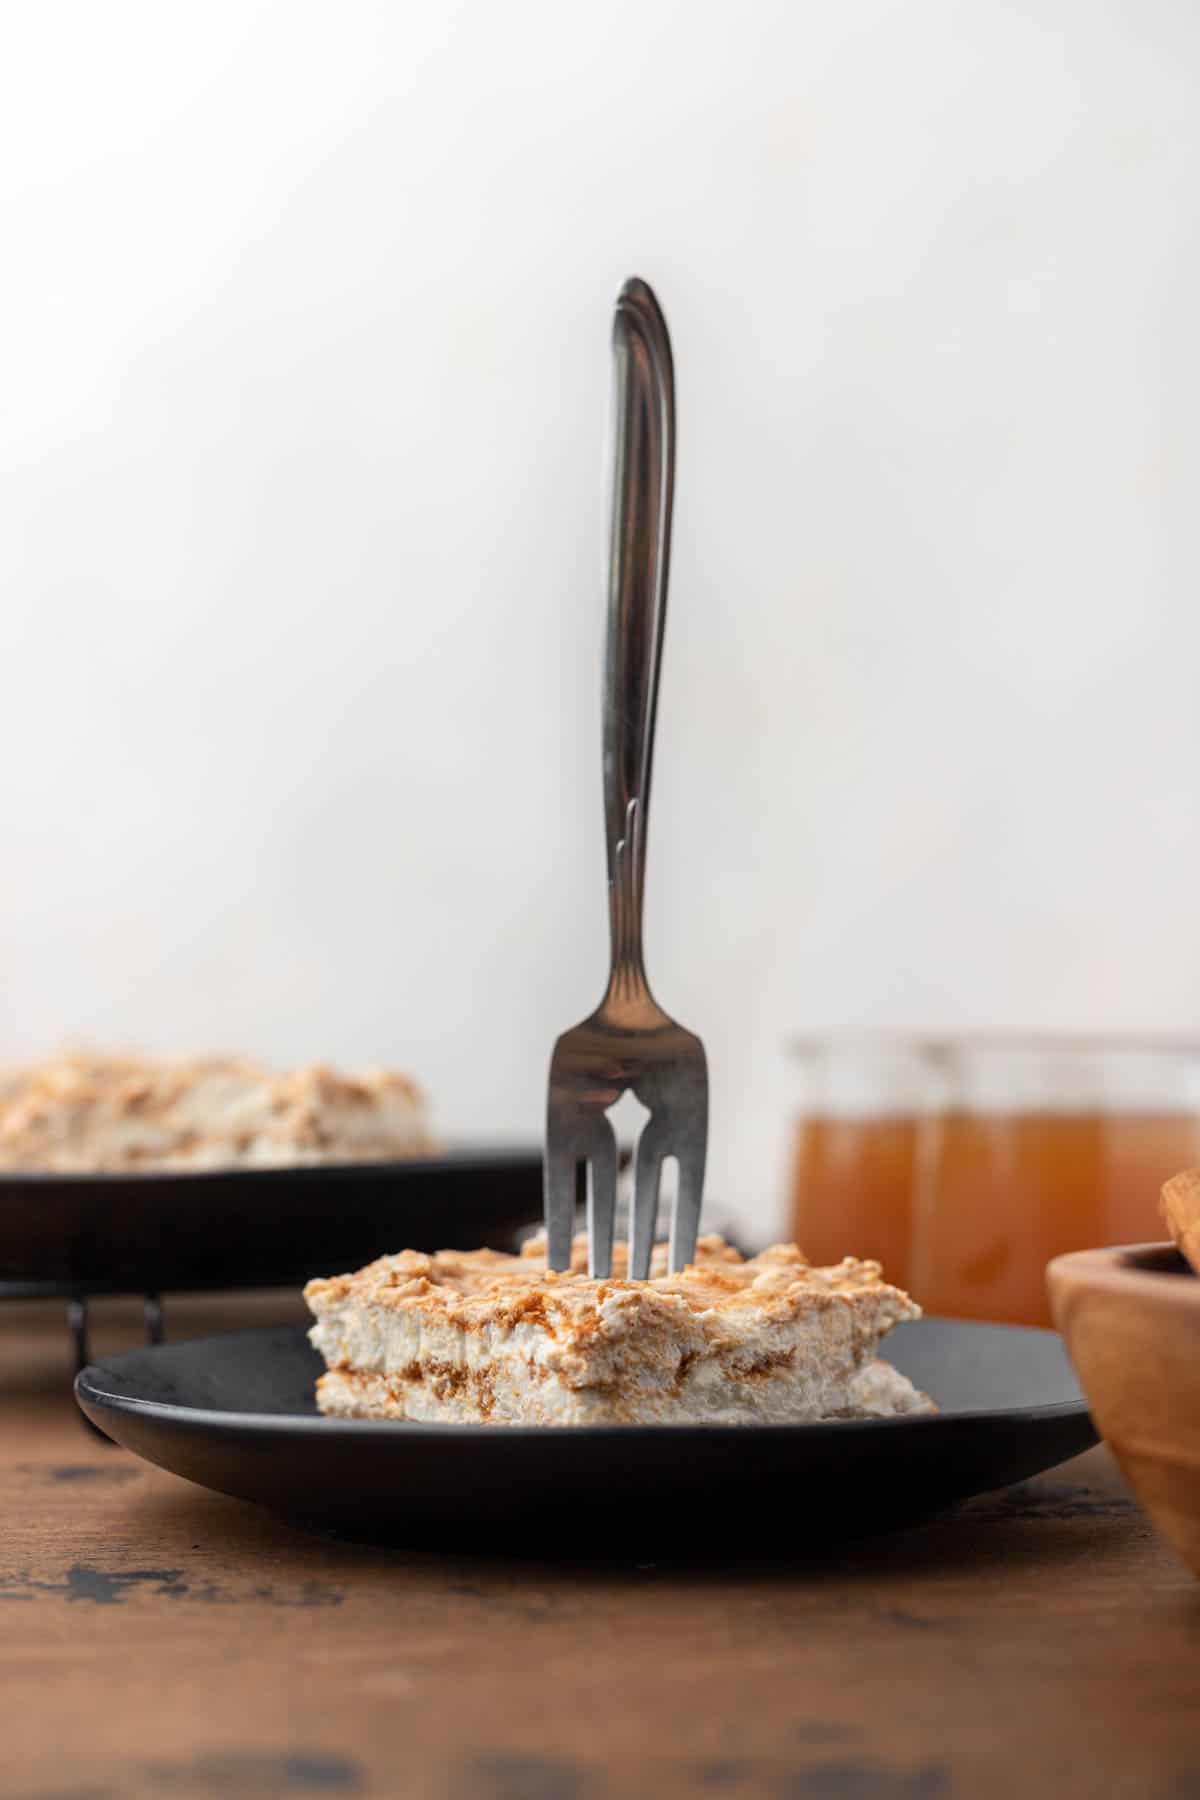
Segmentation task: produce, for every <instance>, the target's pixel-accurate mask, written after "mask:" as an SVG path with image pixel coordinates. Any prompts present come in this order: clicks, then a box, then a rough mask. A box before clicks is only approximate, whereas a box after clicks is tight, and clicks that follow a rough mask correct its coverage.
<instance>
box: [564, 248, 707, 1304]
mask: <svg viewBox="0 0 1200 1800" xmlns="http://www.w3.org/2000/svg"><path fill="white" fill-rule="evenodd" d="M613 363H614V377H615V386H614V406H613V416H614V433H613V437H614V442H613V485H612V526H611V538H610V544H609V582H608V648H607V652H606V657H605V676H604V821H605V835H606V837H607V841H608V914H609V929H610V933H611V938H612V962H611V968H610V973H609V978H608V990H607V992H606V993H605V996H604V998H603V1000H602V1001H601V1002H600V1005H599V1006H598V1007H597V1008H596V1011H595V1012H594V1013H592V1015H591V1016H590V1018H587V1019H585V1020H584V1021H583V1023H582V1024H581V1025H576V1026H575V1027H574V1029H573V1030H571V1031H566V1032H564V1033H563V1035H562V1036H561V1037H560V1038H559V1040H558V1042H557V1043H556V1044H555V1046H554V1055H553V1058H552V1060H551V1064H550V1093H549V1101H548V1104H547V1112H546V1171H545V1185H546V1257H547V1263H548V1266H549V1267H550V1268H552V1269H566V1268H569V1266H570V1261H571V1237H572V1232H573V1230H574V1222H575V1199H576V1192H577V1181H578V1178H579V1174H580V1170H581V1168H582V1167H584V1166H585V1165H586V1168H587V1173H588V1177H589V1180H588V1202H587V1218H588V1270H589V1273H590V1274H592V1275H593V1276H597V1277H600V1278H603V1277H605V1276H607V1275H610V1274H611V1273H612V1248H613V1222H614V1215H615V1212H616V1192H617V1143H616V1137H615V1134H614V1132H613V1127H612V1121H611V1120H610V1119H609V1118H608V1116H607V1115H608V1109H609V1107H611V1106H612V1105H613V1104H614V1103H615V1102H616V1101H617V1100H618V1099H619V1098H620V1096H621V1095H622V1094H623V1093H624V1092H625V1091H626V1090H627V1089H632V1091H633V1092H634V1094H636V1096H637V1098H638V1099H639V1100H640V1101H641V1103H642V1105H643V1106H644V1107H646V1108H647V1109H648V1110H649V1114H650V1116H649V1118H648V1119H647V1120H646V1122H645V1125H644V1127H643V1130H642V1134H641V1137H640V1138H639V1139H638V1146H637V1158H636V1161H635V1164H634V1187H633V1208H632V1214H631V1218H630V1225H629V1240H630V1247H629V1273H630V1275H631V1277H632V1278H633V1279H634V1280H635V1281H644V1280H645V1279H646V1278H647V1277H648V1275H649V1273H650V1255H651V1251H652V1249H653V1245H654V1227H655V1222H656V1220H657V1217H658V1199H659V1185H660V1181H661V1177H662V1169H663V1164H664V1162H665V1161H667V1160H668V1159H670V1158H672V1157H673V1158H674V1159H675V1161H676V1163H677V1165H678V1190H677V1194H676V1200H675V1206H674V1210H673V1214H672V1219H671V1239H670V1252H669V1254H670V1267H671V1268H672V1269H673V1270H674V1269H681V1268H683V1267H684V1265H685V1264H686V1263H688V1262H690V1261H691V1259H692V1257H693V1256H694V1255H695V1250H696V1234H697V1231H698V1230H699V1226H700V1200H701V1195H702V1193H703V1189H704V1157H705V1149H706V1145H707V1140H708V1065H707V1062H706V1060H705V1055H704V1046H703V1044H702V1043H701V1042H700V1039H699V1038H698V1037H696V1036H695V1035H694V1034H693V1033H692V1032H690V1031H685V1030H684V1028H683V1026H682V1025H677V1024H676V1023H675V1021H674V1019H671V1018H668V1016H667V1014H666V1013H665V1012H664V1011H663V1010H662V1008H661V1007H660V1006H659V1005H658V1003H657V1001H656V1000H655V999H654V996H653V995H652V994H651V992H650V986H649V983H648V982H647V980H646V969H645V964H644V961H643V957H642V899H643V893H644V885H645V861H646V808H647V804H648V801H649V797H650V767H651V762H652V760H653V754H654V715H655V709H656V706H657V701H658V673H659V665H660V663H661V661H662V641H663V625H664V622H665V618H666V607H667V566H668V562H669V560H670V549H671V501H672V494H673V489H674V482H675V373H674V368H673V365H672V360H671V340H670V338H669V336H668V335H667V326H666V320H665V319H664V318H663V315H662V312H661V310H660V308H659V304H658V301H657V300H656V299H655V297H654V295H653V293H652V292H651V290H650V289H649V287H647V285H646V283H645V282H644V281H639V280H636V279H635V280H632V281H627V282H626V283H625V286H624V287H623V288H622V290H621V294H620V297H619V299H618V301H617V306H616V312H615V314H614V317H613Z"/></svg>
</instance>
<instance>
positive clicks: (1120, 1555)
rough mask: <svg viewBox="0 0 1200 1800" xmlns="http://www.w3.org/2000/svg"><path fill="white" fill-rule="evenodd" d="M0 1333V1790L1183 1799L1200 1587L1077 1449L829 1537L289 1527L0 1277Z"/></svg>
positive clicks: (450, 1797) (793, 1799)
mask: <svg viewBox="0 0 1200 1800" xmlns="http://www.w3.org/2000/svg"><path fill="white" fill-rule="evenodd" d="M297 1305H298V1303H297V1302H296V1301H295V1300H294V1299H292V1298H290V1297H278V1296H277V1297H274V1298H273V1299H260V1300H258V1301H255V1302H253V1303H251V1302H248V1301H246V1300H242V1301H240V1302H235V1301H226V1302H224V1303H221V1304H219V1305H218V1304H217V1303H214V1302H212V1301H206V1302H198V1301H190V1302H179V1303H177V1304H176V1305H175V1306H174V1307H172V1308H170V1309H169V1322H170V1325H171V1328H172V1329H173V1331H175V1332H176V1333H178V1334H182V1333H183V1332H185V1331H191V1332H195V1331H198V1330H212V1329H220V1328H222V1327H226V1326H228V1325H229V1324H230V1323H261V1322H263V1321H264V1319H271V1318H280V1317H285V1316H286V1317H290V1316H299V1315H298V1312H297V1311H296V1309H297ZM131 1319H132V1315H129V1317H128V1318H127V1319H126V1320H125V1321H124V1322H122V1321H121V1320H120V1319H116V1320H114V1321H113V1322H112V1323H111V1328H110V1329H108V1330H106V1331H105V1332H102V1333H101V1334H100V1335H101V1346H102V1347H105V1346H109V1347H111V1345H112V1343H113V1342H114V1341H115V1339H116V1338H117V1337H119V1336H121V1335H122V1333H123V1334H124V1336H125V1337H126V1338H131V1337H132V1327H131V1324H130V1321H131ZM118 1327H119V1328H120V1329H118ZM0 1364H2V1373H3V1382H2V1385H0V1393H2V1394H3V1400H2V1402H0V1406H2V1429H0V1517H2V1518H3V1520H4V1541H3V1556H2V1559H0V1603H2V1604H0V1621H2V1623H3V1634H2V1637H0V1669H2V1686H0V1719H2V1720H3V1730H2V1733H0V1794H3V1795H4V1796H6V1797H8V1800H25V1797H28V1800H33V1797H34V1796H36V1797H37V1800H107V1797H109V1796H125V1795H166V1796H171V1797H173V1800H193V1797H195V1796H207V1795H213V1796H218V1797H221V1796H231V1797H235V1800H241V1797H242V1796H261V1795H274V1794H278V1795H282V1796H290V1795H304V1796H310V1797H311V1796H314V1795H341V1794H366V1795H373V1794H397V1795H415V1796H421V1797H422V1800H424V1797H426V1796H428V1797H429V1800H443V1797H445V1800H610V1797H612V1796H624V1795H630V1796H632V1795H636V1796H651V1797H654V1800H658V1797H659V1796H663V1797H669V1796H672V1795H677V1794H694V1795H699V1796H709V1797H711V1800H740V1797H744V1796H749V1795H756V1796H757V1795H762V1796H770V1797H771V1800H961V1797H965V1796H970V1797H971V1800H974V1797H976V1796H979V1797H982V1800H987V1797H989V1796H993V1795H994V1796H996V1797H997V1800H999V1797H1000V1796H1004V1797H1005V1800H1008V1797H1009V1796H1011V1795H1013V1794H1016V1795H1018V1796H1019V1797H1021V1800H1025V1797H1028V1796H1041V1795H1047V1796H1050V1795H1053V1796H1055V1797H1056V1800H1063V1797H1073V1796H1076V1795H1085V1796H1089V1797H1091V1796H1104V1797H1106V1800H1107V1797H1112V1800H1117V1797H1119V1796H1126V1795H1127V1796H1129V1797H1130V1800H1194V1797H1195V1800H1200V1703H1198V1673H1197V1672H1198V1671H1200V1589H1198V1588H1197V1587H1196V1586H1195V1585H1194V1584H1193V1583H1192V1581H1191V1580H1190V1578H1189V1577H1188V1576H1187V1575H1186V1574H1185V1573H1184V1572H1183V1571H1182V1569H1180V1568H1179V1567H1178V1566H1177V1565H1176V1563H1175V1562H1174V1561H1173V1560H1172V1558H1171V1556H1170V1555H1169V1554H1168V1553H1167V1551H1166V1550H1165V1549H1164V1548H1163V1547H1162V1546H1161V1545H1160V1544H1159V1542H1158V1541H1157V1539H1156V1538H1155V1537H1154V1535H1153V1534H1152V1532H1151V1530H1150V1527H1149V1526H1148V1525H1147V1523H1146V1521H1145V1520H1144V1518H1143V1517H1142V1515H1141V1514H1140V1513H1139V1512H1138V1510H1137V1509H1136V1507H1135V1506H1134V1505H1133V1504H1132V1502H1131V1501H1130V1499H1129V1498H1128V1496H1127V1494H1126V1492H1125V1490H1124V1488H1123V1487H1122V1484H1121V1482H1120V1479H1119V1478H1118V1476H1117V1475H1116V1473H1115V1471H1114V1469H1113V1467H1112V1465H1111V1463H1110V1462H1109V1460H1108V1458H1107V1456H1106V1454H1105V1453H1104V1452H1103V1451H1093V1452H1092V1453H1091V1454H1090V1455H1088V1456H1086V1457H1082V1458H1080V1459H1079V1460H1078V1461H1077V1462H1075V1463H1073V1464H1071V1465H1069V1466H1068V1467H1067V1468H1065V1469H1061V1470H1059V1471H1057V1472H1056V1473H1055V1474H1053V1475H1051V1476H1048V1477H1044V1478H1043V1479H1041V1480H1038V1481H1034V1482H1030V1483H1028V1484H1026V1485H1025V1486H1023V1487H1021V1488H1018V1489H1014V1490H1012V1491H1010V1492H1008V1493H1007V1494H1004V1495H1001V1496H993V1497H990V1498H986V1499H983V1500H980V1501H977V1502H975V1503H974V1504H973V1505H971V1506H969V1507H966V1508H965V1509H963V1510H962V1511H960V1512H959V1513H958V1514H957V1515H955V1516H954V1517H951V1518H948V1519H945V1520H942V1521H941V1522H939V1523H937V1524H934V1525H930V1526H927V1527H924V1528H922V1529H919V1530H913V1531H907V1532H905V1533H904V1534H903V1535H901V1536H898V1537H894V1538H891V1539H889V1540H886V1541H878V1542H875V1543H873V1544H869V1545H864V1546H863V1547H861V1548H859V1549H857V1550H855V1551H853V1552H852V1553H849V1554H846V1553H843V1554H841V1555H839V1556H838V1557H837V1558H835V1559H833V1560H822V1558H821V1557H820V1555H819V1554H817V1553H816V1550H815V1547H813V1546H809V1547H808V1549H809V1550H810V1551H811V1552H812V1553H811V1554H809V1555H807V1556H805V1557H804V1559H803V1560H801V1561H797V1562H796V1563H793V1564H789V1565H787V1566H782V1567H781V1566H778V1565H774V1566H771V1567H762V1566H754V1565H753V1564H743V1565H741V1566H734V1565H730V1564H728V1563H724V1564H723V1563H721V1562H720V1561H717V1560H714V1562H713V1565H712V1567H711V1568H705V1569H700V1570H697V1569H673V1568H670V1567H667V1566H663V1565H647V1566H640V1567H633V1566H624V1567H615V1568H614V1567H608V1568H594V1567H593V1568H587V1567H578V1566H575V1567H567V1568H563V1567H557V1568H556V1567H539V1566H536V1565H532V1564H528V1563H523V1564H506V1563H498V1562H491V1561H486V1560H482V1559H480V1560H475V1559H473V1558H471V1557H470V1556H468V1555H466V1554H464V1555H463V1556H461V1557H456V1558H446V1557H443V1556H433V1555H428V1554H417V1553H412V1554H409V1553H406V1552H403V1551H396V1550H376V1549H372V1548H368V1547H363V1546H358V1545H348V1544H346V1543H338V1542H331V1541H325V1540H323V1539H321V1538H318V1537H310V1536H306V1535H304V1534H302V1533H300V1532H299V1531H296V1530H293V1529H290V1528H289V1527H287V1526H285V1525H282V1524H278V1523H276V1521H275V1520H273V1519H272V1518H270V1517H268V1516H267V1515H266V1514H264V1513H261V1512H259V1511H258V1510H256V1509H255V1508H253V1507H250V1506H247V1505H243V1504H241V1503H240V1502H237V1501H233V1500H226V1499H223V1498H221V1497H219V1496H218V1495H216V1494H209V1493H206V1492H204V1491H203V1490H201V1489H199V1488H194V1487H190V1486H188V1485H187V1484H186V1483H184V1482H182V1481H180V1480H177V1479H176V1478H175V1477H173V1476H170V1475H166V1474H162V1473H160V1472H158V1471H157V1470H154V1469H151V1468H148V1467H146V1466H145V1465H143V1464H141V1463H139V1462H137V1461H135V1460H134V1458H132V1457H131V1456H129V1455H127V1454H126V1453H125V1452H124V1451H121V1450H117V1449H113V1448H109V1447H106V1446H104V1445H103V1444H99V1443H97V1442H96V1441H95V1440H93V1439H92V1438H90V1437H89V1436H88V1435H87V1434H86V1433H85V1431H84V1429H83V1427H82V1425H81V1424H80V1422H79V1419H78V1416H77V1415H76V1414H75V1412H74V1409H73V1406H72V1403H71V1402H70V1400H69V1398H68V1381H67V1346H66V1341H65V1331H64V1329H63V1325H62V1320H61V1313H60V1311H59V1309H58V1308H54V1307H50V1308H47V1307H45V1306H41V1305H38V1306H33V1305H27V1304H22V1305H20V1306H15V1307H9V1308H6V1309H3V1310H0ZM713 1536H714V1543H716V1542H719V1539H720V1522H719V1520H714V1522H713ZM803 1548H805V1547H804V1546H802V1545H798V1546H797V1549H798V1550H800V1549H803Z"/></svg>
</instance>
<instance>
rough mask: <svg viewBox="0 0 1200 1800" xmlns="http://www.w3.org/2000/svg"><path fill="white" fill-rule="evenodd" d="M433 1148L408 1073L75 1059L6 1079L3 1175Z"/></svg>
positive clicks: (0, 1094) (376, 1155)
mask: <svg viewBox="0 0 1200 1800" xmlns="http://www.w3.org/2000/svg"><path fill="white" fill-rule="evenodd" d="M431 1148H432V1145H431V1142H430V1139H429V1136H428V1131H427V1127H426V1121H425V1107H424V1101H423V1099H422V1096H421V1093H420V1090H419V1089H418V1088H417V1087H416V1086H415V1084H414V1083H413V1082H412V1081H410V1080H409V1078H408V1077H407V1076H405V1075H398V1074H394V1073H392V1072H390V1071H388V1070H382V1069H380V1070H372V1071H370V1072H368V1073H366V1074H363V1075H359V1076H355V1077H353V1078H350V1077H346V1076H343V1075H340V1074H338V1073H337V1071H336V1070H333V1069H329V1068H326V1067H324V1066H322V1065H320V1064H312V1065H310V1066H308V1067H306V1068H301V1069H296V1070H293V1071H291V1072H289V1073H287V1074H282V1075H281V1074H273V1073H271V1072H270V1071H268V1070H266V1069H263V1068H261V1067H259V1066H258V1065H257V1064H255V1063H252V1062H249V1061H247V1060H244V1059H239V1058H232V1057H227V1058H211V1059H208V1060H202V1061H194V1062H188V1063H174V1064H173V1063H165V1062H160V1063H156V1062H151V1061H149V1060H148V1059H144V1058H138V1057H132V1056H109V1055H102V1054H99V1053H89V1052H84V1051H70V1052H65V1053H63V1054H62V1055H60V1056H58V1057H55V1058H54V1059H53V1060H52V1061H50V1062H47V1063H44V1064H41V1065H39V1066H37V1067H35V1068H28V1069H20V1070H17V1069H8V1070H5V1071H4V1072H3V1073H0V1169H23V1170H50V1171H57V1172H59V1173H76V1172H89V1171H117V1170H137V1169H200V1168H220V1167H227V1166H239V1165H241V1166H245V1165H248V1164H249V1165H255V1166H269V1165H272V1164H288V1163H311V1162H344V1161H357V1160H362V1159H367V1158H373V1159H385V1158H390V1157H396V1156H419V1155H422V1154H425V1153H427V1152H429V1151H430V1149H431Z"/></svg>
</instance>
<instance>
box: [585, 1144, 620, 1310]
mask: <svg viewBox="0 0 1200 1800" xmlns="http://www.w3.org/2000/svg"><path fill="white" fill-rule="evenodd" d="M599 1123H600V1124H601V1125H602V1127H603V1130H600V1131H596V1132H595V1133H594V1134H593V1138H592V1145H591V1153H590V1155H589V1157H588V1177H589V1180H588V1206H587V1222H588V1274H589V1275H590V1276H592V1278H593V1279H594V1280H597V1281H606V1280H607V1279H608V1277H609V1276H610V1275H611V1274H612V1255H613V1227H614V1225H615V1223H616V1216H617V1140H616V1136H615V1134H614V1132H613V1128H612V1124H611V1122H610V1121H609V1120H608V1119H605V1118H601V1120H600V1121H599Z"/></svg>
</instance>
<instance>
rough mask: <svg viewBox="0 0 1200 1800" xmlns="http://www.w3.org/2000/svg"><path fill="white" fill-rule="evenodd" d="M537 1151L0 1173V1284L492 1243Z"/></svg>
mask: <svg viewBox="0 0 1200 1800" xmlns="http://www.w3.org/2000/svg"><path fill="white" fill-rule="evenodd" d="M541 1210H542V1164H541V1151H540V1150H531V1149H504V1150H486V1149H479V1150H462V1151H457V1152H454V1153H453V1154H450V1155H445V1156H439V1157H422V1158H419V1159H418V1158H413V1159H409V1160H406V1161H403V1162H375V1163H367V1162H358V1163H335V1164H330V1163H323V1164H311V1165H307V1166H304V1167H300V1168H283V1169H211V1170H210V1169H204V1170H196V1171H194V1172H193V1171H178V1172H176V1171H169V1172H168V1171H164V1172H163V1173H161V1174H154V1173H147V1174H144V1175H8V1174H6V1175H0V1285H3V1286H5V1287H8V1288H9V1290H10V1291H12V1290H13V1289H16V1288H18V1287H21V1288H26V1289H29V1290H37V1289H39V1288H41V1289H46V1288H50V1287H55V1288H59V1289H72V1290H74V1291H76V1292H81V1293H82V1292H86V1293H138V1292H143V1291H147V1290H148V1291H150V1292H162V1291H163V1290H166V1289H172V1288H205V1287H269V1286H273V1285H282V1284H287V1285H298V1284H299V1283H301V1282H303V1281H305V1280H307V1278H308V1277H309V1276H310V1275H313V1274H327V1275H332V1274H337V1273H339V1272H340V1271H341V1270H343V1269H354V1268H358V1267H359V1266H360V1265H361V1264H362V1263H365V1262H370V1261H371V1260H372V1258H374V1257H376V1256H378V1255H379V1253H380V1250H381V1249H382V1248H385V1247H386V1248H389V1249H393V1250H401V1249H406V1248H408V1249H413V1250H434V1249H439V1250H440V1249H443V1248H446V1249H452V1250H472V1249H477V1248H478V1246H479V1245H480V1244H492V1245H495V1246H497V1247H498V1248H501V1249H503V1248H506V1247H508V1246H510V1245H511V1244H512V1241H513V1237H514V1234H515V1232H516V1231H517V1230H518V1229H519V1228H520V1227H521V1226H522V1225H527V1224H529V1223H530V1222H531V1221H533V1220H535V1219H537V1218H539V1217H540V1215H541Z"/></svg>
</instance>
